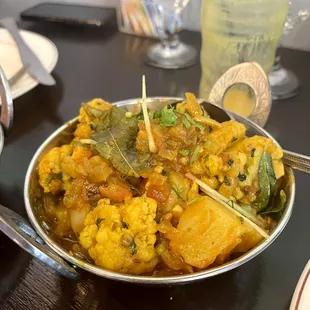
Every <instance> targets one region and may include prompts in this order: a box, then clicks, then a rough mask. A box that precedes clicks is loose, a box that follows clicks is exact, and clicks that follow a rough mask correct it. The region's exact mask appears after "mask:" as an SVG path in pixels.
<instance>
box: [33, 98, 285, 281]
mask: <svg viewBox="0 0 310 310" xmlns="http://www.w3.org/2000/svg"><path fill="white" fill-rule="evenodd" d="M137 105H138V106H139V107H140V103H138V104H137ZM142 108H143V109H142V110H143V111H137V113H135V114H134V113H132V112H128V111H127V110H126V109H125V108H120V107H116V106H114V105H111V104H110V103H108V102H106V101H104V100H102V99H94V100H92V101H90V102H88V103H85V104H83V105H82V107H81V109H80V115H79V122H78V125H77V128H76V130H75V133H74V138H73V140H72V142H71V143H70V144H68V145H62V146H60V147H55V148H53V149H51V150H50V151H49V152H48V153H47V154H46V155H45V156H44V157H43V158H42V160H41V161H40V163H39V165H38V176H39V182H40V185H41V186H42V188H43V190H44V203H43V205H44V209H45V210H44V211H45V214H46V215H47V225H48V226H49V228H50V229H51V230H52V231H53V232H54V234H56V235H57V236H58V238H59V239H63V240H67V241H68V240H69V241H70V242H71V243H70V244H72V247H71V248H70V253H71V254H72V255H79V256H80V257H83V258H84V259H85V260H88V261H90V262H93V263H94V264H96V265H98V266H100V267H103V268H106V269H109V270H113V271H117V272H121V273H127V274H148V275H154V276H156V275H157V276H158V275H172V274H183V273H192V272H195V271H199V270H202V269H205V268H210V267H213V266H216V265H220V264H223V263H224V262H226V261H227V260H229V259H231V258H232V257H236V256H237V255H240V254H242V253H245V252H247V251H248V250H250V249H251V248H253V247H255V246H256V245H257V244H258V243H259V242H261V241H262V240H263V239H264V238H268V234H269V233H270V232H271V230H272V229H273V227H274V225H275V220H274V219H273V218H272V214H273V213H275V212H280V211H281V209H282V208H283V206H284V204H285V201H286V197H285V193H284V191H283V190H282V189H281V179H282V177H283V175H284V167H283V164H282V161H281V158H282V155H283V154H282V150H281V149H280V147H279V146H278V145H276V144H275V143H273V142H272V141H271V140H270V139H268V138H265V137H260V136H254V137H250V138H247V137H246V136H245V134H246V128H245V126H244V125H243V124H240V123H238V122H236V121H233V120H230V121H227V122H223V123H219V122H217V121H216V120H213V119H211V118H210V117H209V115H208V114H207V113H206V112H205V111H204V109H202V107H201V106H200V105H199V104H198V102H197V99H196V98H195V96H194V95H193V94H191V93H186V100H184V102H182V103H179V104H178V105H177V106H176V107H172V106H166V107H164V108H163V109H162V110H161V111H157V112H152V111H150V110H146V107H145V106H143V104H142ZM138 110H139V109H138Z"/></svg>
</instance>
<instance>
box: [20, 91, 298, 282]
mask: <svg viewBox="0 0 310 310" xmlns="http://www.w3.org/2000/svg"><path fill="white" fill-rule="evenodd" d="M180 99H181V98H171V97H168V98H167V97H156V98H155V97H154V98H148V106H149V108H150V109H154V110H156V109H159V108H161V107H162V106H163V105H165V104H167V103H168V102H169V103H172V102H175V101H178V100H180ZM136 102H137V99H131V100H126V101H121V102H116V103H115V104H116V105H118V106H125V107H126V108H127V110H128V111H132V110H133V109H135V106H134V104H135V103H136ZM208 109H214V106H213V105H210V104H209V105H207V110H208ZM218 109H219V108H217V107H215V110H218ZM222 112H223V113H224V114H225V115H229V116H231V114H228V113H227V112H225V111H224V110H222ZM215 113H216V112H215ZM212 116H213V115H212V113H211V117H212ZM213 117H214V116H213ZM233 118H236V119H237V120H238V121H239V122H241V123H244V124H245V126H246V127H247V135H248V136H253V135H262V136H267V137H269V138H270V139H272V140H273V141H274V142H275V143H277V142H276V140H275V139H274V138H273V137H272V136H270V135H269V134H268V133H267V132H266V131H265V130H264V129H262V128H260V127H259V126H257V125H256V124H254V123H253V122H251V121H249V120H246V119H244V118H242V117H239V116H235V115H234V116H233ZM76 125H77V118H75V119H73V120H71V121H69V122H68V123H66V124H65V125H63V126H62V127H60V128H59V129H58V130H56V131H55V132H54V133H53V134H52V135H51V136H50V137H48V138H47V139H46V140H45V142H44V143H43V144H42V145H41V146H40V148H39V149H38V150H37V152H36V153H35V155H34V157H33V159H32V160H31V163H30V165H29V168H28V171H27V174H26V180H25V187H24V198H25V204H26V210H27V214H28V217H29V219H30V222H31V224H32V226H33V227H34V229H35V230H36V232H37V233H38V234H39V236H40V237H41V238H42V239H43V240H44V241H45V242H46V244H47V245H48V246H49V247H50V249H51V250H52V251H53V252H54V253H57V254H58V255H59V256H61V257H62V258H63V259H64V260H65V261H67V262H70V263H71V264H73V265H74V266H77V267H79V268H82V269H85V270H87V271H89V272H91V273H93V274H96V275H98V276H102V277H105V278H109V279H113V280H118V281H124V282H132V283H140V284H180V283H188V282H193V281H197V280H201V279H205V278H209V277H213V276H216V275H218V274H221V273H223V272H226V271H229V270H232V269H234V268H236V267H239V266H241V265H243V264H245V263H246V262H248V261H250V260H251V259H253V258H254V257H255V256H257V255H258V254H260V253H261V252H262V251H264V250H265V249H266V248H267V247H268V246H269V245H271V243H272V242H273V241H274V240H275V239H276V238H277V237H278V236H279V234H280V233H281V231H282V230H283V229H284V227H285V226H286V224H287V222H288V220H289V218H290V216H291V213H292V209H293V203H294V199H295V182H294V174H293V171H292V170H291V169H290V168H288V167H286V177H285V182H284V183H285V191H286V194H287V198H288V199H287V204H286V207H285V209H284V211H283V213H282V214H281V216H280V218H279V221H278V224H277V226H276V227H275V229H274V231H273V232H272V233H271V235H270V237H269V238H268V239H267V240H264V241H263V242H261V243H260V244H259V245H258V246H256V247H255V248H253V249H252V250H250V251H249V252H247V253H245V254H244V255H242V256H241V257H239V258H237V259H234V260H232V261H229V262H227V263H225V264H223V265H221V266H218V267H214V268H210V269H207V270H204V271H200V272H196V273H193V274H186V275H178V276H169V277H151V276H135V275H128V274H121V273H118V272H113V271H109V270H107V269H103V268H100V267H97V266H95V265H93V264H90V263H88V262H86V261H84V260H82V259H80V258H77V257H74V256H72V255H70V254H69V252H68V251H66V250H65V249H64V248H63V247H62V246H61V245H60V244H58V243H57V242H56V241H55V239H54V238H53V236H52V234H51V233H50V232H49V231H48V230H46V227H45V226H44V222H43V221H42V215H43V214H42V212H43V208H42V207H41V206H42V201H41V194H40V191H38V188H39V184H38V177H37V165H38V163H39V161H40V159H41V158H42V157H43V156H44V155H45V154H46V153H47V152H48V151H49V150H50V149H51V148H53V147H55V146H60V145H62V144H64V143H68V142H70V140H71V139H72V134H73V132H74V130H75V128H76ZM63 265H64V264H62V267H61V268H63ZM53 267H54V268H55V266H53ZM71 271H72V268H71Z"/></svg>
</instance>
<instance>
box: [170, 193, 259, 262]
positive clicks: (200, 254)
mask: <svg viewBox="0 0 310 310" xmlns="http://www.w3.org/2000/svg"><path fill="white" fill-rule="evenodd" d="M249 229H251V228H249V227H248V224H246V223H245V222H244V221H243V220H241V218H240V217H238V216H236V215H235V214H234V213H232V212H230V211H229V210H227V209H225V207H223V206H222V205H221V204H219V203H218V202H216V201H215V200H213V199H212V198H209V197H207V196H203V197H201V198H200V199H199V200H198V201H197V202H195V203H192V204H191V205H190V206H189V207H188V208H187V209H186V210H185V211H184V212H183V214H182V216H181V217H180V221H179V224H178V226H177V229H176V230H175V231H174V232H173V233H172V234H171V235H170V236H168V237H169V238H170V240H171V241H170V247H171V249H172V250H173V252H174V253H175V254H176V255H178V256H181V257H182V258H183V259H184V261H185V262H186V263H187V264H190V265H192V266H194V267H197V268H206V267H208V266H209V265H211V264H212V263H213V262H215V260H216V259H217V258H218V259H219V260H221V261H224V260H226V259H227V258H228V256H229V255H230V253H231V252H232V251H233V249H234V248H235V247H236V246H237V245H238V244H240V243H241V242H242V240H243V234H244V233H248V230H249ZM259 240H260V239H258V241H259Z"/></svg>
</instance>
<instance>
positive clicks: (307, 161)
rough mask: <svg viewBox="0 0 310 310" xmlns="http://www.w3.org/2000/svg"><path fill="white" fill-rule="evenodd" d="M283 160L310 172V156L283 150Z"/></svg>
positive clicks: (291, 165) (289, 164)
mask: <svg viewBox="0 0 310 310" xmlns="http://www.w3.org/2000/svg"><path fill="white" fill-rule="evenodd" d="M283 153H284V154H283V162H284V163H285V164H286V165H287V166H290V167H291V168H293V169H296V170H299V171H302V172H305V173H307V174H310V157H308V156H306V155H302V154H298V153H294V152H290V151H287V150H283Z"/></svg>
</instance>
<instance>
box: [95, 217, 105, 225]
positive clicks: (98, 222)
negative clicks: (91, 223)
mask: <svg viewBox="0 0 310 310" xmlns="http://www.w3.org/2000/svg"><path fill="white" fill-rule="evenodd" d="M103 220H104V219H103V218H102V217H98V218H97V220H96V225H97V226H98V227H99V225H100V224H101V222H102V221H103Z"/></svg>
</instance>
